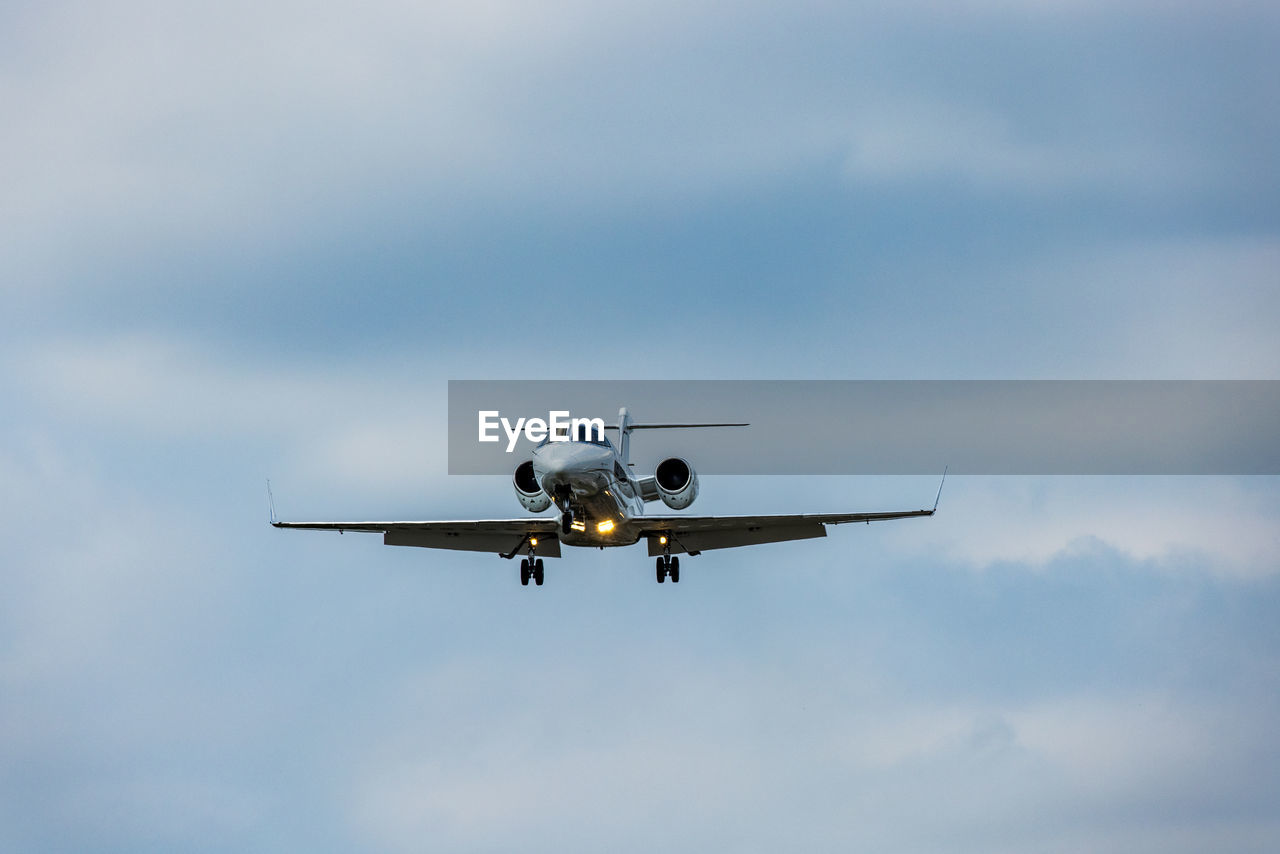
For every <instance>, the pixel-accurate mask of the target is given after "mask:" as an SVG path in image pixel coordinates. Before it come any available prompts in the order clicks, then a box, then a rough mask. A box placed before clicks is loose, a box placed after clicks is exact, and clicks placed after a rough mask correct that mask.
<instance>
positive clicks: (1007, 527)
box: [886, 477, 1280, 580]
mask: <svg viewBox="0 0 1280 854" xmlns="http://www.w3.org/2000/svg"><path fill="white" fill-rule="evenodd" d="M1274 486H1275V478H1270V477H1256V478H1219V477H1149V478H1122V477H1054V478H998V477H993V478H978V477H974V478H969V477H963V478H960V477H958V478H954V479H953V481H952V482H949V483H948V484H947V487H946V493H947V494H946V495H944V496H943V505H942V507H941V509H940V511H939V513H938V515H937V516H935V517H934V518H933V519H931V520H930V522H929V524H928V525H924V526H918V527H917V528H913V529H912V530H910V531H906V530H901V529H892V530H890V531H888V532H887V533H886V539H887V540H888V541H889V542H890V543H892V544H893V547H894V548H895V550H900V551H903V552H907V553H912V554H924V553H934V554H943V555H945V556H946V559H947V560H948V561H955V562H958V563H960V564H966V565H968V566H971V567H973V568H977V569H982V568H987V567H991V566H993V565H995V564H1000V563H1021V564H1028V565H1030V566H1032V567H1040V568H1043V567H1045V566H1046V565H1048V564H1049V563H1051V562H1052V561H1054V560H1056V559H1058V558H1062V557H1067V556H1072V555H1080V554H1095V555H1096V554H1099V552H1103V551H1106V550H1114V551H1115V552H1117V553H1119V554H1120V555H1121V556H1123V557H1124V558H1125V559H1127V560H1132V561H1138V562H1140V563H1147V564H1149V565H1151V566H1152V567H1158V568H1161V569H1165V570H1170V571H1177V572H1181V571H1185V570H1186V569H1187V568H1189V567H1196V568H1198V569H1199V571H1203V572H1208V573H1210V574H1212V575H1215V576H1220V577H1222V578H1229V579H1237V580H1247V579H1262V578H1268V577H1274V576H1275V575H1276V574H1277V573H1280V562H1278V561H1277V560H1276V559H1275V555H1276V554H1277V546H1280V507H1277V506H1276V500H1277V493H1276V490H1275V488H1274Z"/></svg>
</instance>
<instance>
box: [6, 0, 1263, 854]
mask: <svg viewBox="0 0 1280 854" xmlns="http://www.w3.org/2000/svg"><path fill="white" fill-rule="evenodd" d="M1278 35H1280V12H1278V11H1277V9H1276V7H1275V5H1274V4H1270V3H1264V2H1247V0H1238V1H1236V2H1225V3H1223V2H1215V3H1207V2H1181V3H1169V2H1145V0H1129V2H1119V3H1115V2H1112V3H1100V2H1092V0H1080V2H1068V0H1041V2H1029V0H968V2H955V3H940V2H935V0H905V2H895V3H830V2H818V0H813V1H812V2H788V3H770V2H753V0H746V2H741V3H737V4H724V3H715V2H702V0H692V2H690V0H685V1H684V2H680V3H671V2H665V0H655V2H650V3H645V4H634V3H615V2H608V0H606V2H592V3H585V2H575V0H548V2H543V3H539V4H529V3H516V2H507V1H506V0H489V1H488V2H471V3H466V4H460V3H409V2H398V0H372V2H365V3H361V4H354V3H350V4H347V3H334V2H321V3H318V4H317V3H306V4H304V3H298V2H290V0H267V1H266V2H255V3H245V2H240V1H239V0H227V2H220V3H201V2H195V3H187V4H172V3H159V2H139V0H122V2H118V3H113V4H97V3H85V2H63V0H52V1H51V2H48V3H41V4H6V5H4V6H0V110H2V111H3V115H4V116H5V117H6V119H5V122H4V125H3V127H2V128H0V186H2V187H3V188H4V190H3V192H2V193H0V289H2V290H0V294H2V296H3V300H4V305H5V310H4V311H3V312H0V401H3V406H0V518H2V519H3V520H4V521H3V522H2V523H0V526H2V529H3V531H4V534H5V536H4V541H5V544H4V550H3V561H2V562H0V578H3V581H4V588H5V590H4V595H3V596H2V597H0V848H2V849H4V850H5V851H15V852H27V851H32V852H34V851H41V852H58V851H77V852H83V851H95V852H97V851H102V852H110V851H129V852H148V851H173V850H185V851H277V850H280V849H282V848H289V849H303V848H305V849H307V850H312V851H320V852H348V851H382V852H423V851H458V852H485V851H498V850H511V849H513V848H519V849H521V850H525V851H533V852H537V851H561V850H566V849H568V850H581V849H607V850H612V851H619V852H627V851H637V852H638V851H652V850H655V849H657V850H666V851H703V850H706V849H708V848H711V847H714V848H717V849H721V850H732V851H743V852H753V851H776V850H779V849H787V850H809V851H837V850H838V851H848V850H876V851H883V852H916V851H926V850H927V851H948V852H1001V851H1008V852H1015V851H1016V852H1062V851H1080V850H1089V851H1097V852H1110V851H1115V852H1119V851H1124V852H1127V853H1128V852H1144V851H1160V852H1181V851H1186V852H1192V851H1195V852H1199V851H1203V850H1215V851H1223V852H1262V851H1274V850H1276V848H1277V846H1280V808H1278V807H1277V804H1276V800H1275V795H1274V793H1275V792H1276V791H1277V790H1280V771H1277V769H1278V768H1280V762H1278V761H1277V760H1280V735H1277V731H1276V727H1275V725H1274V724H1275V721H1276V720H1277V719H1280V619H1278V618H1280V484H1278V483H1277V479H1276V478H1275V477H1194V478H1192V477H1186V478H1174V477H981V476H977V475H973V476H965V477H957V478H953V479H951V480H949V481H948V483H947V486H946V492H945V493H944V495H943V498H942V506H941V508H940V511H939V513H938V515H937V516H936V517H934V518H932V519H928V520H905V521H901V522H896V523H889V524H885V525H880V526H862V527H853V529H849V528H837V529H834V530H833V531H832V532H831V535H830V536H829V537H827V538H825V539H821V540H812V541H805V542H797V543H789V544H776V545H766V546H760V547H756V548H751V549H742V550H732V551H725V552H717V553H707V554H704V555H702V556H700V557H698V558H691V559H688V560H687V561H685V562H684V565H683V566H682V570H683V572H682V579H681V583H680V584H679V585H678V586H672V585H669V584H667V585H662V586H659V585H657V584H655V583H654V582H653V575H652V566H651V564H650V561H649V559H648V558H646V557H645V556H644V552H643V549H642V548H640V547H635V548H631V549H618V550H610V551H605V552H588V551H577V550H574V551H569V550H566V552H567V554H566V557H565V558H563V559H561V560H558V561H548V567H547V570H546V573H547V584H546V586H544V587H543V588H540V589H538V588H522V587H521V586H520V585H519V584H518V582H517V572H518V569H517V567H516V566H515V565H513V564H512V563H508V562H503V561H499V560H495V559H494V558H493V557H492V556H487V555H483V554H457V555H455V554H450V553H437V552H431V551H426V550H417V549H396V548H386V547H383V546H382V545H381V543H380V542H379V541H378V538H377V537H362V536H358V535H352V536H350V537H346V536H341V537H339V536H335V535H330V534H324V533H310V532H285V531H276V530H273V529H271V528H270V527H269V526H268V525H267V524H266V522H267V512H268V510H267V500H266V494H265V493H266V490H265V488H264V481H265V480H266V478H267V477H270V478H271V479H272V483H273V486H274V490H275V501H276V507H277V510H278V511H279V512H280V514H281V515H282V516H285V517H288V518H295V519H324V518H343V519H352V518H421V519H447V518H476V517H481V518H483V517H498V518H501V517H508V516H515V515H519V514H520V513H521V512H523V511H521V509H520V507H519V505H518V504H517V502H516V500H515V496H514V494H513V493H512V491H511V487H510V485H509V483H508V481H507V479H506V478H503V477H456V476H455V477H450V476H448V475H447V473H446V468H447V465H446V448H445V446H444V431H445V404H446V394H447V382H448V380H450V379H517V380H518V379H673V380H674V379H1280V338H1277V336H1276V335H1275V329H1276V328H1277V320H1280V160H1278V159H1277V158H1276V156H1275V152H1276V151H1278V150H1280V85H1277V84H1278V83H1280V57H1278V56H1277V54H1276V51H1275V50H1274V45H1275V42H1276V38H1277V36H1278ZM618 403H619V405H623V404H625V403H626V401H619V402H618ZM636 415H637V417H638V418H640V419H643V418H644V417H645V415H646V413H643V412H638V413H636ZM656 416H661V417H664V418H672V419H676V418H679V417H680V414H679V413H653V414H652V415H651V416H650V417H656ZM848 429H851V430H856V429H857V425H856V424H850V425H848ZM694 464H695V466H696V461H694ZM935 489H936V480H935V479H933V478H932V477H915V476H902V477H821V476H819V477H767V478H766V477H754V478H753V477H719V478H715V477H708V478H705V479H704V480H703V482H702V491H701V495H700V497H699V499H698V503H697V504H696V505H695V507H694V508H693V510H695V511H701V512H704V513H779V512H807V511H831V512H834V511H841V510H852V511H856V510H881V509H897V508H901V507H905V508H913V507H917V506H921V505H922V504H926V503H927V500H928V499H931V498H932V497H933V492H934V490H935Z"/></svg>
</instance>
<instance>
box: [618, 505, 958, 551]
mask: <svg viewBox="0 0 1280 854" xmlns="http://www.w3.org/2000/svg"><path fill="white" fill-rule="evenodd" d="M933 513H934V511H933V510H900V511H892V512H888V513H808V514H794V515H783V516H651V517H646V518H645V519H644V520H643V521H644V527H643V529H642V530H641V534H640V535H641V536H643V537H645V538H646V539H647V540H648V545H649V554H650V555H660V554H662V553H663V550H664V549H665V548H667V547H668V546H669V547H670V551H671V553H672V554H680V553H682V552H690V553H696V552H700V551H708V550H711V549H729V548H735V547H737V546H754V545H760V544H762V543H782V542H787V541H788V540H805V539H811V538H813V537H825V536H826V535H827V528H826V526H827V525H844V524H850V523H854V522H863V523H870V522H885V521H889V520H890V519H908V518H911V517H913V516H932V515H933ZM664 534H665V535H666V536H667V538H668V543H667V544H666V545H665V546H664V545H663V544H662V543H661V542H660V541H659V538H660V537H661V536H662V535H664Z"/></svg>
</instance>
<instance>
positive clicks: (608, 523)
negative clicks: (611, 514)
mask: <svg viewBox="0 0 1280 854" xmlns="http://www.w3.org/2000/svg"><path fill="white" fill-rule="evenodd" d="M596 530H597V531H598V532H600V533H601V534H607V533H609V532H610V531H612V530H613V520H612V519H605V520H604V521H603V522H601V523H600V524H599V525H596Z"/></svg>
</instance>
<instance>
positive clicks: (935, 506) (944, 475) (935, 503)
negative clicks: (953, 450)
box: [933, 465, 951, 512]
mask: <svg viewBox="0 0 1280 854" xmlns="http://www.w3.org/2000/svg"><path fill="white" fill-rule="evenodd" d="M949 468H951V466H949V465H948V466H944V467H943V469H942V483H939V484H938V497H937V498H935V499H933V510H934V512H937V510H938V502H939V501H941V500H942V486H943V484H945V483H946V482H947V469H949Z"/></svg>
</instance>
